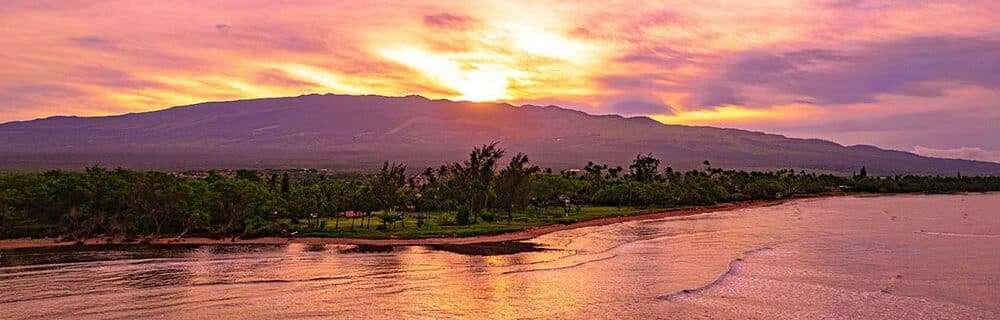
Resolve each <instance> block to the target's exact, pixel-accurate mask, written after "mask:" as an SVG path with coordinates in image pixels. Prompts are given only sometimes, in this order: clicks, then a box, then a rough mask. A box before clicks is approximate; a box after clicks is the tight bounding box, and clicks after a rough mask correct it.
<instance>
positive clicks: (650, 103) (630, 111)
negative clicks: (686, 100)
mask: <svg viewBox="0 0 1000 320" xmlns="http://www.w3.org/2000/svg"><path fill="white" fill-rule="evenodd" d="M601 109H602V110H606V111H607V112H608V113H614V114H620V115H624V116H635V115H654V114H672V113H673V109H671V108H670V106H668V105H666V104H664V103H663V102H661V101H660V100H659V99H656V98H653V97H644V96H621V97H617V98H613V99H610V100H609V101H608V102H605V103H604V105H602V107H601Z"/></svg>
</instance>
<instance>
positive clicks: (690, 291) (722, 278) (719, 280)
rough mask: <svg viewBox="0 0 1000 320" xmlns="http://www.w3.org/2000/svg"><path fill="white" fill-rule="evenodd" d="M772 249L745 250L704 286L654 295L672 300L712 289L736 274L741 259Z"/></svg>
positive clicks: (741, 261) (740, 264) (660, 298)
mask: <svg viewBox="0 0 1000 320" xmlns="http://www.w3.org/2000/svg"><path fill="white" fill-rule="evenodd" d="M774 250H775V249H774V248H772V247H760V248H757V249H753V250H748V251H745V252H743V256H742V257H740V258H736V259H733V260H732V261H730V262H729V266H728V267H727V268H726V271H725V272H723V273H722V274H721V275H719V277H718V278H715V280H714V281H712V282H709V283H708V284H706V285H704V286H701V287H697V288H694V289H683V290H680V291H674V292H671V293H668V294H664V295H660V296H658V297H656V299H658V300H666V301H674V300H678V299H683V298H686V297H688V296H690V295H691V294H696V293H701V292H704V291H707V290H709V289H712V288H714V287H716V286H718V285H719V284H722V283H723V282H725V281H726V280H729V279H730V278H732V277H733V276H734V275H735V274H736V270H737V269H739V268H740V267H742V266H743V264H744V261H743V259H745V258H747V257H751V256H756V255H760V254H764V253H768V252H773V251H774Z"/></svg>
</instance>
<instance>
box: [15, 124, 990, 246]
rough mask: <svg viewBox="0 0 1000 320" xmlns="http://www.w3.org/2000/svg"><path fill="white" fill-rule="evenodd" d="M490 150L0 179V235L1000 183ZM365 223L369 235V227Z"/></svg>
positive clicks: (493, 224)
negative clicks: (317, 164)
mask: <svg viewBox="0 0 1000 320" xmlns="http://www.w3.org/2000/svg"><path fill="white" fill-rule="evenodd" d="M504 155H505V151H504V150H503V149H501V148H500V147H499V146H498V145H497V144H496V143H493V144H489V145H484V146H482V147H479V148H475V149H474V150H473V151H472V152H471V153H470V154H469V158H468V160H466V161H463V162H461V163H453V164H448V165H442V166H440V167H439V168H426V169H425V170H423V171H421V172H420V173H419V174H416V175H412V176H407V174H406V172H407V170H406V169H407V168H406V166H404V165H401V164H395V163H389V162H386V163H385V164H384V165H383V166H382V168H381V170H379V171H378V172H376V173H374V174H371V175H359V176H331V175H329V174H326V173H324V172H320V171H315V170H310V171H270V172H259V171H254V170H238V171H235V172H234V173H232V174H225V175H223V174H220V173H218V172H214V171H213V172H209V173H208V174H206V175H201V176H193V175H190V174H185V173H169V174H168V173H162V172H138V171H130V170H123V169H117V170H107V169H102V168H88V169H86V170H85V171H82V172H74V171H48V172H40V173H8V174H4V175H0V237H4V238H12V237H42V236H49V237H62V238H64V239H70V240H80V239H85V238H88V237H94V236H105V237H109V238H119V239H137V238H140V237H159V236H167V235H170V236H177V235H181V236H183V235H191V234H198V235H207V236H216V237H223V236H229V237H236V236H264V235H290V234H293V233H298V234H300V235H316V236H344V237H365V238H385V237H401V238H408V237H410V238H412V237H438V236H469V235H481V234H495V233H502V232H509V231H515V230H521V229H525V228H528V227H533V226H539V225H545V224H554V223H572V222H578V221H584V220H589V219H594V218H600V217H607V216H618V215H627V214H635V213H643V212H650V211H653V210H662V209H669V208H683V207H688V206H708V205H715V204H719V203H726V202H736V201H745V200H754V199H780V198H787V197H792V196H798V195H815V194H824V193H830V192H840V191H849V192H877V193H883V192H928V193H944V192H984V191H996V190H1000V177H969V176H962V175H961V174H958V175H956V176H954V177H940V176H913V175H907V176H893V177H875V176H869V175H868V173H867V172H866V170H865V169H864V168H861V174H858V175H855V176H853V177H842V176H835V175H829V174H815V173H806V172H801V171H800V172H796V171H794V170H779V171H771V172H747V171H736V170H724V169H721V168H714V167H712V166H711V163H709V162H708V161H705V163H704V164H705V168H704V169H703V170H692V171H688V172H677V171H674V170H673V169H672V168H670V167H665V168H661V161H660V160H659V159H656V158H654V157H652V156H651V155H638V156H636V158H635V160H634V161H633V163H632V164H631V165H630V166H628V168H627V169H625V168H622V167H613V168H612V167H609V166H607V165H603V164H594V163H588V164H587V165H586V166H585V167H584V168H583V169H582V170H570V171H563V172H553V171H552V170H551V169H545V170H541V169H540V168H538V167H537V166H533V165H531V164H530V162H529V159H528V156H527V155H524V154H520V153H519V154H516V155H514V156H513V157H511V159H510V160H509V162H507V165H506V166H502V165H501V160H502V159H503V156H504ZM373 219H375V220H376V222H377V223H376V224H375V225H374V226H373V224H372V220H373Z"/></svg>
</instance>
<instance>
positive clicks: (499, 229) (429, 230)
mask: <svg viewBox="0 0 1000 320" xmlns="http://www.w3.org/2000/svg"><path fill="white" fill-rule="evenodd" d="M662 210H664V209H651V208H641V209H640V208H626V207H622V208H621V209H620V210H619V209H618V208H617V207H581V208H580V211H579V212H577V211H576V209H573V210H570V211H569V212H568V213H567V212H565V211H564V210H563V209H562V208H554V209H548V210H544V211H540V210H539V211H532V212H523V213H515V214H514V219H513V221H512V222H511V223H510V224H508V223H507V220H506V215H505V214H503V213H496V221H494V222H485V221H482V219H480V221H479V223H476V224H471V225H455V224H454V223H453V221H454V215H455V213H454V212H431V213H428V214H429V215H430V218H428V219H425V220H424V221H425V224H424V226H423V227H417V219H416V218H414V217H410V216H407V218H406V220H405V221H404V223H403V224H402V225H401V224H400V223H396V224H395V225H393V226H389V227H388V228H386V229H383V230H379V228H378V227H380V226H382V222H381V221H380V220H378V219H377V218H374V217H373V218H372V220H371V228H363V227H361V219H355V221H354V228H351V219H343V218H342V219H340V223H339V227H337V223H336V221H335V219H333V218H325V219H323V221H325V228H323V229H322V230H318V229H309V228H308V224H307V222H306V221H304V220H303V221H301V223H299V224H295V225H292V226H291V227H292V229H294V230H299V231H300V232H299V234H298V236H321V237H346V238H366V239H384V238H400V239H414V238H436V237H468V236H478V235H493V234H500V233H507V232H514V231H519V230H525V229H528V228H531V227H537V226H543V225H550V224H570V223H575V222H581V221H587V220H593V219H598V218H605V217H615V216H626V215H635V214H643V213H651V212H657V211H662Z"/></svg>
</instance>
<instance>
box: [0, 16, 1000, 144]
mask: <svg viewBox="0 0 1000 320" xmlns="http://www.w3.org/2000/svg"><path fill="white" fill-rule="evenodd" d="M694 3H695V4H692V2H691V1H649V2H641V1H588V2H585V3H576V2H569V1H518V0H503V1H400V2H388V1H342V2H339V3H338V2H335V1H318V0H316V1H310V0H300V1H295V0H291V1H149V0H143V1H94V0H87V1H77V0H59V1H42V0H30V1H21V0H6V1H3V2H0V48H2V50H0V122H4V121H12V120H27V119H34V118H39V117H46V116H52V115H109V114H119V113H126V112H137V111H149V110H156V109H162V108H166V107H170V106H176V105H184V104H191V103H197V102H203V101H210V100H231V99H241V98H255V97H272V96H293V95H300V94H307V93H327V92H331V93H344V94H381V95H408V94H419V95H423V96H426V97H429V98H447V99H453V100H472V101H503V102H509V103H511V104H515V105H521V104H540V105H548V104H555V105H559V106H564V107H569V108H574V109H578V110H582V111H586V112H589V113H595V114H606V113H616V114H624V115H648V116H650V117H652V118H654V119H656V120H659V121H661V122H664V123H670V124H688V125H710V126H722V127H735V128H743V129H751V130H761V131H767V132H774V133H780V134H785V135H788V136H793V137H817V138H824V139H830V140H833V141H836V142H839V143H842V144H859V143H863V144H873V145H877V146H882V147H888V148H894V149H900V150H905V151H914V152H917V153H921V154H925V155H933V156H943V157H960V158H970V159H982V160H990V161H1000V22H998V17H1000V1H996V0H986V1H977V0H969V1H950V2H944V1H924V0H913V1H880V0H873V1H868V0H820V1H806V0H795V1H791V0H788V1H785V0H761V1H695V2H694Z"/></svg>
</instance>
